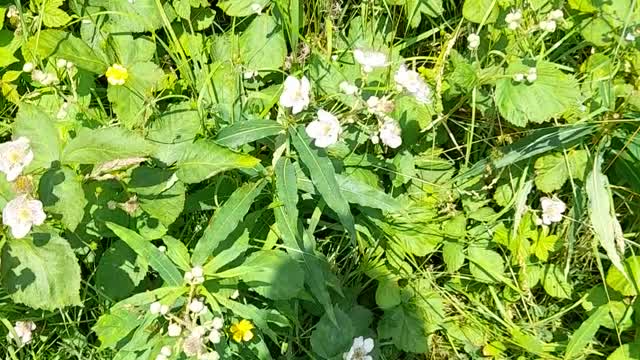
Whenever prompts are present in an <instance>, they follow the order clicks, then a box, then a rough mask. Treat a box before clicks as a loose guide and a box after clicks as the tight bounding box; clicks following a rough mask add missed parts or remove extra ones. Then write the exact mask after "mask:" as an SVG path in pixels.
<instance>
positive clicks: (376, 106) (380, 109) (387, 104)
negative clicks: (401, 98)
mask: <svg viewBox="0 0 640 360" xmlns="http://www.w3.org/2000/svg"><path fill="white" fill-rule="evenodd" d="M394 106H395V105H394V104H393V101H391V100H389V99H387V98H385V97H383V98H382V99H381V98H379V97H377V96H371V97H369V98H368V99H367V108H368V109H369V111H370V112H371V113H373V114H376V115H380V116H384V115H385V114H386V113H390V112H392V111H393V108H394Z"/></svg>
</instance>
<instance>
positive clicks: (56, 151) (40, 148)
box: [14, 103, 60, 169]
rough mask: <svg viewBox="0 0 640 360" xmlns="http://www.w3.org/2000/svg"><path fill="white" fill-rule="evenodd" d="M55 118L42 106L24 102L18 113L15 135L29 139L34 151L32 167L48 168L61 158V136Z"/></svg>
mask: <svg viewBox="0 0 640 360" xmlns="http://www.w3.org/2000/svg"><path fill="white" fill-rule="evenodd" d="M58 133H59V132H58V129H57V128H56V125H55V120H54V119H52V118H51V116H49V115H48V114H47V113H46V112H44V111H43V110H42V109H41V108H39V107H37V106H35V105H31V104H28V103H22V104H21V105H20V109H19V110H18V114H17V115H16V122H15V131H14V136H15V137H20V136H24V137H26V138H27V139H29V142H30V144H31V148H32V151H33V155H34V156H33V161H32V163H31V166H30V167H31V168H45V169H46V168H48V167H49V166H51V164H52V163H54V162H56V161H58V160H60V138H59V136H58Z"/></svg>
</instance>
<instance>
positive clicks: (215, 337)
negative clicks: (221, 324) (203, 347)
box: [207, 329, 222, 344]
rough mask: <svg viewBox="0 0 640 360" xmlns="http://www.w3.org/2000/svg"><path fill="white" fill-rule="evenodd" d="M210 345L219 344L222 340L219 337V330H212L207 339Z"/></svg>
mask: <svg viewBox="0 0 640 360" xmlns="http://www.w3.org/2000/svg"><path fill="white" fill-rule="evenodd" d="M207 338H208V339H209V341H210V342H211V343H212V344H219V343H220V341H221V340H222V339H221V338H222V336H221V335H220V330H217V329H212V330H211V332H210V333H209V336H208V337H207Z"/></svg>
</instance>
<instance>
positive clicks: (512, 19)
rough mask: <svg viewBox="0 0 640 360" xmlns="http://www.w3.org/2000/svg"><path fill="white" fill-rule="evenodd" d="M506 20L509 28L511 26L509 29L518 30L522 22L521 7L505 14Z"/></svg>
mask: <svg viewBox="0 0 640 360" xmlns="http://www.w3.org/2000/svg"><path fill="white" fill-rule="evenodd" d="M504 21H505V22H506V23H507V28H509V30H516V29H517V28H519V27H520V23H521V22H522V11H520V10H519V9H517V10H512V11H511V12H510V13H508V14H507V16H505V18H504Z"/></svg>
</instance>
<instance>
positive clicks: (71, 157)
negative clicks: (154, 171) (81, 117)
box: [62, 127, 153, 164]
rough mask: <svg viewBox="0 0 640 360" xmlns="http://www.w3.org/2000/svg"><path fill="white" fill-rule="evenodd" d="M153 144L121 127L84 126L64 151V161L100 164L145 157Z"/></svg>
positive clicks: (150, 151)
mask: <svg viewBox="0 0 640 360" xmlns="http://www.w3.org/2000/svg"><path fill="white" fill-rule="evenodd" d="M152 152H153V146H152V145H151V144H149V143H148V142H147V141H146V140H145V139H144V138H142V137H141V136H139V135H138V134H136V133H134V132H132V131H128V130H126V129H123V128H120V127H109V128H102V129H87V128H82V129H80V131H79V132H78V135H77V136H76V137H75V138H73V139H72V140H71V141H69V143H68V144H67V146H66V147H65V148H64V151H63V153H62V162H63V163H77V164H100V163H105V162H107V161H111V160H116V159H127V158H133V157H145V156H148V155H150V154H151V153H152Z"/></svg>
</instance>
